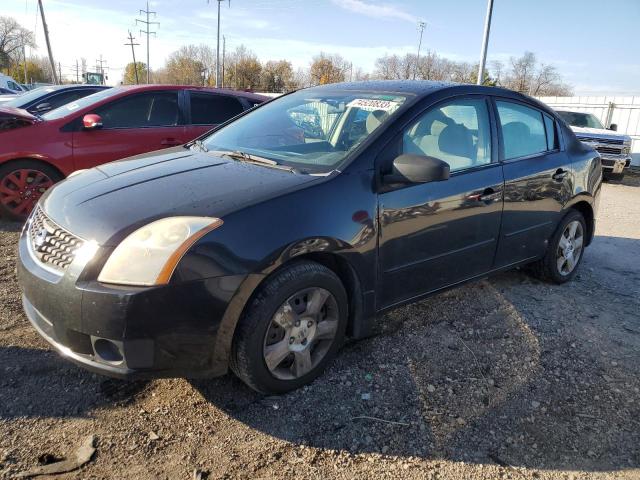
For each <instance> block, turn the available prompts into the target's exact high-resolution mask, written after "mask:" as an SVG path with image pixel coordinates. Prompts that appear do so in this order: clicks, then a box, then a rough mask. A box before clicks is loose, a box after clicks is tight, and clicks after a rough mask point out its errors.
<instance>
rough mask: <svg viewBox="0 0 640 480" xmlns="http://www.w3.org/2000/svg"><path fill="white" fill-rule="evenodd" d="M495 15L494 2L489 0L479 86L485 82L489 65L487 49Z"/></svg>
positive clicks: (479, 67)
mask: <svg viewBox="0 0 640 480" xmlns="http://www.w3.org/2000/svg"><path fill="white" fill-rule="evenodd" d="M492 14H493V0H487V16H486V18H485V20H484V35H483V37H482V50H481V51H480V65H479V66H478V81H477V82H476V83H477V84H478V85H482V82H483V81H484V66H485V64H486V63H487V48H488V46H489V30H491V15H492Z"/></svg>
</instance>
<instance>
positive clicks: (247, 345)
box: [234, 262, 348, 393]
mask: <svg viewBox="0 0 640 480" xmlns="http://www.w3.org/2000/svg"><path fill="white" fill-rule="evenodd" d="M305 265H307V266H308V265H313V266H314V268H313V269H312V270H307V269H305V268H304V266H305ZM301 267H302V268H301ZM292 274H293V275H292ZM279 275H280V277H279ZM282 275H292V278H291V279H289V280H286V281H283V280H282V278H281V276H282ZM267 282H270V285H266V286H265V287H264V288H263V289H262V291H261V293H260V294H259V295H258V296H257V298H256V299H254V300H253V301H252V302H251V304H250V306H249V308H248V310H247V312H246V314H245V315H244V316H243V317H244V318H242V319H241V321H245V322H249V324H250V325H252V326H253V329H252V330H251V332H250V333H249V335H248V336H245V338H237V339H234V343H237V342H242V343H244V345H237V344H236V345H235V347H236V348H234V353H235V350H236V349H237V348H243V349H244V354H245V355H246V357H247V360H248V365H247V367H248V368H249V370H250V371H251V377H252V381H251V382H250V386H252V387H253V388H255V389H257V390H258V391H261V392H263V393H284V392H288V391H290V390H295V389H297V388H300V387H301V386H303V385H306V384H308V383H309V382H311V381H312V380H313V379H315V378H316V377H318V376H319V375H320V374H321V373H322V372H323V371H324V369H325V367H326V366H327V365H328V364H329V362H330V361H331V360H332V359H333V357H334V356H335V354H336V352H337V351H338V349H339V348H340V346H341V344H342V342H343V340H344V335H345V331H346V327H347V317H348V300H347V294H346V292H345V289H344V286H343V285H342V282H341V281H340V279H339V278H338V277H337V276H336V275H335V274H334V273H333V272H332V271H331V270H329V269H328V268H326V267H324V266H322V265H320V264H317V263H314V262H296V264H294V265H292V266H291V267H289V268H286V269H284V270H283V271H282V272H280V273H279V274H278V273H276V274H275V276H274V278H273V279H269V280H267ZM274 285H276V286H275V288H274ZM312 287H320V288H324V289H326V290H328V291H329V292H331V294H332V295H333V296H334V297H335V299H336V303H337V306H338V311H339V315H338V320H339V324H338V331H337V333H336V337H335V339H334V342H333V344H332V345H331V347H330V348H329V350H328V351H327V353H326V354H325V356H324V358H323V359H322V360H321V361H320V363H319V364H318V365H317V366H316V367H315V368H314V369H313V370H311V371H310V372H309V373H307V374H306V375H304V376H303V377H300V378H297V379H292V380H282V379H279V378H276V377H274V376H273V375H272V374H271V372H270V371H269V369H268V368H267V365H266V364H265V362H264V352H263V348H264V338H265V335H266V332H267V329H268V328H269V326H270V324H271V320H272V318H273V315H274V314H275V312H276V311H277V310H278V308H280V307H281V306H282V304H283V303H284V302H285V301H286V300H287V299H288V298H290V297H291V296H292V295H294V294H295V293H296V292H299V291H300V290H304V289H306V288H312ZM236 373H240V372H236ZM240 376H241V378H242V375H240Z"/></svg>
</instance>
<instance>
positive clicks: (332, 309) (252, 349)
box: [230, 261, 348, 394]
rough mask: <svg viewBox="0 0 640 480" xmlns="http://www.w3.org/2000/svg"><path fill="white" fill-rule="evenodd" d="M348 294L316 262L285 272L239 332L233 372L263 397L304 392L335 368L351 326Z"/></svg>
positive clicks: (266, 288)
mask: <svg viewBox="0 0 640 480" xmlns="http://www.w3.org/2000/svg"><path fill="white" fill-rule="evenodd" d="M347 311H348V307H347V294H346V292H345V289H344V286H343V285H342V282H341V281H340V279H339V278H338V277H337V276H336V274H335V273H333V272H332V271H331V270H329V269H328V268H326V267H325V266H323V265H320V264H318V263H315V262H306V261H301V262H295V263H292V264H291V265H290V266H285V267H284V268H283V269H282V270H280V271H278V272H276V273H275V274H274V275H273V276H272V277H270V278H268V279H267V280H265V283H264V285H263V286H262V287H260V290H259V292H258V294H257V295H256V296H255V297H254V298H253V299H252V300H251V301H250V303H249V305H248V306H247V308H246V311H245V312H244V314H243V316H242V318H241V319H240V321H239V323H238V327H237V329H236V332H235V335H234V339H233V344H232V350H231V359H230V366H231V369H232V370H233V371H234V372H235V374H236V375H237V376H238V377H239V378H240V379H241V380H242V381H244V382H245V383H246V384H247V385H249V386H250V387H251V388H253V389H254V390H257V391H258V392H261V393H267V394H269V393H284V392H287V391H290V390H294V389H296V388H299V387H301V386H303V385H305V384H307V383H309V382H311V381H312V380H313V379H315V378H316V377H317V376H319V375H320V374H321V373H322V371H323V370H324V368H325V367H326V366H327V365H328V364H329V363H330V362H331V360H332V359H333V357H334V356H335V354H336V352H337V350H338V348H339V347H340V345H341V344H342V341H343V339H344V334H345V330H346V326H347Z"/></svg>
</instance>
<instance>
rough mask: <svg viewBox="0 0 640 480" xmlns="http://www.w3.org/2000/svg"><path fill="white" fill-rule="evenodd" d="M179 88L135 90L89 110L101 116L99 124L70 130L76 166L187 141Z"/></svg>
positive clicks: (80, 126)
mask: <svg viewBox="0 0 640 480" xmlns="http://www.w3.org/2000/svg"><path fill="white" fill-rule="evenodd" d="M178 98H179V91H177V90H165V91H163V90H158V91H151V92H143V93H135V94H132V95H129V96H127V97H124V98H118V99H115V100H114V101H112V102H110V103H108V104H106V105H102V106H100V107H98V108H96V109H95V111H92V112H90V113H96V114H98V115H100V117H101V118H102V125H103V126H102V128H100V129H94V130H84V129H82V118H79V119H77V120H79V125H78V127H77V128H76V129H75V131H74V133H73V156H74V164H75V168H76V169H81V168H90V167H93V166H96V165H100V164H102V163H106V162H110V161H112V160H118V159H121V158H125V157H130V156H132V155H137V154H140V153H145V152H151V151H154V150H160V149H162V148H168V147H173V146H177V145H181V144H183V143H186V142H187V141H188V139H187V134H186V130H185V125H184V120H183V115H182V113H181V110H180V108H179V102H178Z"/></svg>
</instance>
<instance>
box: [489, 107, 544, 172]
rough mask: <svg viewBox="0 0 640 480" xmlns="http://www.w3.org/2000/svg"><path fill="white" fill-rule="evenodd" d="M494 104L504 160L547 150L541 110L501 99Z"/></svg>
mask: <svg viewBox="0 0 640 480" xmlns="http://www.w3.org/2000/svg"><path fill="white" fill-rule="evenodd" d="M496 106H497V107H498V116H499V117H500V126H501V128H502V139H503V143H504V158H505V160H510V159H514V158H519V157H526V156H529V155H535V154H536V153H542V152H545V151H547V135H546V132H545V127H544V121H543V119H542V112H541V111H539V110H536V109H535V108H529V107H526V106H524V105H521V104H519V103H513V102H505V101H501V100H498V101H496Z"/></svg>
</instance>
